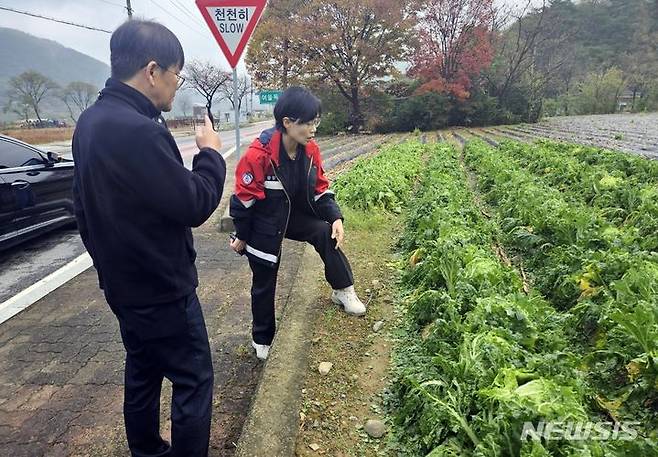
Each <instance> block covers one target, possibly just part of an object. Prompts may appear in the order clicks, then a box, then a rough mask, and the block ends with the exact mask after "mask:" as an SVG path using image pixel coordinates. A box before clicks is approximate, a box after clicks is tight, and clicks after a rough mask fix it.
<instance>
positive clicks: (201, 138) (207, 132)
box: [196, 114, 222, 152]
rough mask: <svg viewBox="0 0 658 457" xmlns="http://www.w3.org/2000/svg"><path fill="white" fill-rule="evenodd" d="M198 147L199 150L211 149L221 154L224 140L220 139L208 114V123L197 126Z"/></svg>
mask: <svg viewBox="0 0 658 457" xmlns="http://www.w3.org/2000/svg"><path fill="white" fill-rule="evenodd" d="M196 145H197V146H198V148H199V149H203V148H210V149H214V150H215V151H217V152H219V150H220V149H221V148H222V140H220V139H219V135H217V132H215V131H214V130H213V129H212V122H210V118H209V117H208V115H207V114H206V123H205V124H204V125H200V126H197V129H196Z"/></svg>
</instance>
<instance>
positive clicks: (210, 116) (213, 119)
mask: <svg viewBox="0 0 658 457" xmlns="http://www.w3.org/2000/svg"><path fill="white" fill-rule="evenodd" d="M206 111H207V112H208V117H209V118H210V123H211V124H212V129H213V130H214V131H215V132H216V131H217V129H216V128H215V118H214V117H213V115H212V113H211V112H210V105H206Z"/></svg>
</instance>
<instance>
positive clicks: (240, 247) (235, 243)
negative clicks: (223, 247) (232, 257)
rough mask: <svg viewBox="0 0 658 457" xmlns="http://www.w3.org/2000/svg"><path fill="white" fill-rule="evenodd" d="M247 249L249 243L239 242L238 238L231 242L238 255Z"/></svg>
mask: <svg viewBox="0 0 658 457" xmlns="http://www.w3.org/2000/svg"><path fill="white" fill-rule="evenodd" d="M246 247H247V243H246V242H245V241H242V240H238V239H237V238H236V239H234V240H233V241H231V248H232V249H233V250H234V251H235V252H237V253H238V254H240V253H242V252H243V251H244V249H245V248H246Z"/></svg>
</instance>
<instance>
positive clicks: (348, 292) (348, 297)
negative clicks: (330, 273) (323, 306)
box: [331, 286, 366, 316]
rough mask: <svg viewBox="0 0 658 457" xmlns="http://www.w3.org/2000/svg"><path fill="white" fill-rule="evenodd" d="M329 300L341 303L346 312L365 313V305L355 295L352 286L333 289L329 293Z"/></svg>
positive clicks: (356, 314)
mask: <svg viewBox="0 0 658 457" xmlns="http://www.w3.org/2000/svg"><path fill="white" fill-rule="evenodd" d="M331 301H332V302H334V303H335V304H337V305H341V306H342V307H343V308H344V309H345V312H346V313H347V314H352V315H354V316H363V315H364V314H365V313H366V305H364V304H363V303H362V302H361V300H359V297H357V296H356V292H355V291H354V286H350V287H346V288H345V289H337V290H334V291H333V292H332V293H331Z"/></svg>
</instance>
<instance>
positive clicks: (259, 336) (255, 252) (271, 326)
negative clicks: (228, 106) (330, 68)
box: [230, 87, 366, 359]
mask: <svg viewBox="0 0 658 457" xmlns="http://www.w3.org/2000/svg"><path fill="white" fill-rule="evenodd" d="M321 113H322V106H321V102H320V100H319V99H318V98H317V97H315V96H314V95H313V94H312V93H310V92H309V91H308V90H306V89H304V88H301V87H291V88H289V89H287V90H286V91H285V92H284V93H283V94H282V95H281V97H280V98H279V100H278V101H277V103H276V105H275V107H274V117H275V120H276V125H275V127H274V128H272V129H269V130H265V131H264V132H262V133H261V135H260V137H259V138H258V139H256V140H254V141H253V143H252V144H251V145H250V146H249V148H248V149H247V151H246V153H245V154H244V156H243V157H242V158H241V159H240V162H239V163H238V166H237V169H236V172H235V193H234V194H233V196H232V197H231V207H230V208H231V209H230V214H231V217H232V218H233V222H234V224H235V229H236V233H235V239H234V240H233V242H232V243H231V247H232V248H233V249H234V250H235V251H236V252H238V253H245V254H246V255H247V258H248V260H249V266H250V267H251V270H252V273H253V282H252V287H251V310H252V315H253V328H252V337H253V341H252V346H253V347H254V349H255V350H256V355H257V357H258V358H260V359H266V358H267V354H268V352H269V348H270V345H271V343H272V339H273V338H274V332H275V317H274V296H275V290H276V280H277V273H278V269H279V260H280V257H281V244H282V242H283V239H284V238H288V239H291V240H296V241H305V242H308V243H311V244H312V245H313V247H314V248H315V250H316V251H317V252H318V253H319V254H320V256H321V257H322V260H323V262H324V266H325V278H326V279H327V282H329V284H330V285H331V287H332V288H333V293H332V296H331V299H332V301H333V302H334V303H336V304H338V305H341V306H342V307H343V308H344V309H345V311H346V312H347V313H349V314H353V315H363V314H365V312H366V307H365V305H364V304H363V303H362V302H361V300H359V298H358V297H357V295H356V293H355V291H354V278H353V276H352V270H351V268H350V264H349V262H348V260H347V258H346V257H345V254H344V253H343V251H342V250H341V249H340V247H341V244H342V242H343V237H344V231H343V216H342V214H341V211H340V208H339V207H338V204H337V203H336V200H335V199H334V194H333V192H332V191H331V190H329V181H328V180H327V178H326V177H325V176H324V170H323V168H322V160H321V157H320V149H319V148H318V145H317V143H316V142H315V141H314V136H315V131H316V129H317V127H318V124H319V122H320V115H321Z"/></svg>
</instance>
